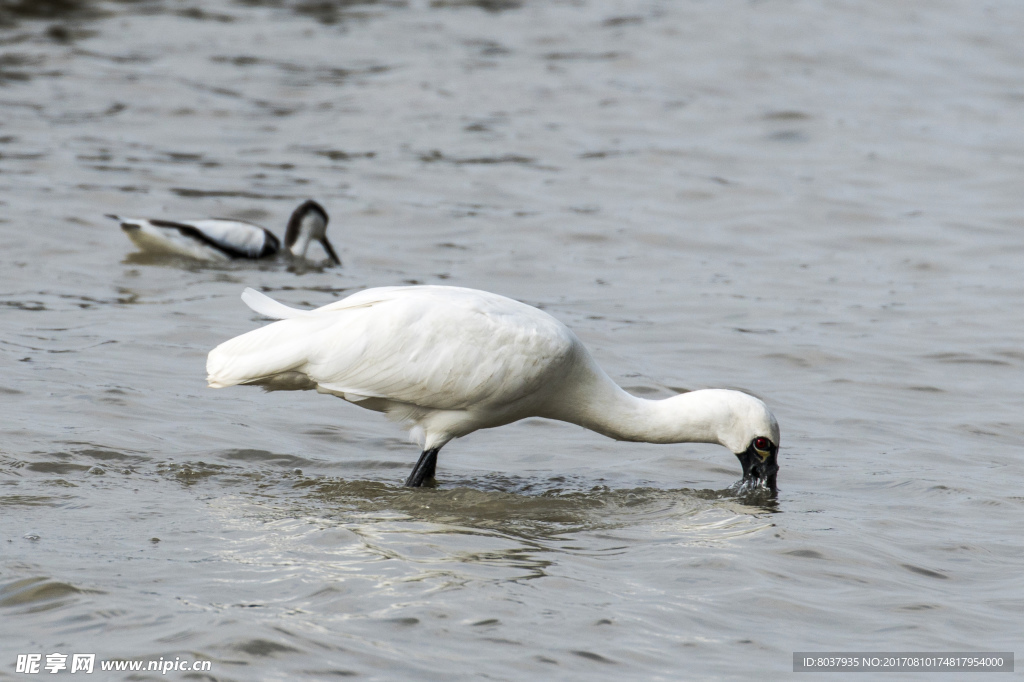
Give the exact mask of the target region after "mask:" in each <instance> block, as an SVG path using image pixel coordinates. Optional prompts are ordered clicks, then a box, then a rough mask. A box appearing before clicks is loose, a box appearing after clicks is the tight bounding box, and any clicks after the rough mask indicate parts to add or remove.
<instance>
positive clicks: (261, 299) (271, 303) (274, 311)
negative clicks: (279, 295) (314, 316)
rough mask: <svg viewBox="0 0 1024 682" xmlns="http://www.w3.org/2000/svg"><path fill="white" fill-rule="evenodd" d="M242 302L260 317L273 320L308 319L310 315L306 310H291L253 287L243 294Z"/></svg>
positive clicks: (247, 288)
mask: <svg viewBox="0 0 1024 682" xmlns="http://www.w3.org/2000/svg"><path fill="white" fill-rule="evenodd" d="M242 302H243V303H245V304H246V305H247V306H249V307H250V308H252V309H253V310H254V311H255V312H257V313H259V314H260V315H264V316H266V317H269V318H271V319H273V320H289V319H291V318H293V317H306V316H307V315H308V311H306V310H299V309H298V308H290V307H288V306H286V305H285V304H284V303H279V302H278V301H275V300H274V299H272V298H270V297H269V296H267V295H266V294H262V293H260V292H258V291H256V290H255V289H253V288H251V287H246V288H245V291H243V292H242Z"/></svg>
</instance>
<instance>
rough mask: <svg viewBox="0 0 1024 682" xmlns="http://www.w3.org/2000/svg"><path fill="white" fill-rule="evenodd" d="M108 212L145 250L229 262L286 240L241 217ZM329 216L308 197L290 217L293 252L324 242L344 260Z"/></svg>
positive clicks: (273, 249) (264, 253) (288, 239)
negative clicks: (333, 243) (332, 236)
mask: <svg viewBox="0 0 1024 682" xmlns="http://www.w3.org/2000/svg"><path fill="white" fill-rule="evenodd" d="M107 217H108V218H113V219H114V220H117V221H119V222H120V223H121V229H122V230H124V232H125V234H127V235H128V238H129V239H131V240H132V242H134V243H135V245H136V246H138V247H139V248H140V249H141V250H143V251H149V252H157V253H173V254H176V255H179V256H188V257H190V258H196V259H198V260H207V261H223V260H231V259H234V258H253V259H255V258H270V257H271V256H273V255H275V254H276V253H277V252H278V250H279V249H280V248H281V243H280V242H279V241H278V239H277V237H275V236H274V235H273V233H271V232H270V230H267V229H265V228H262V227H260V226H259V225H253V224H252V223H247V222H244V221H241V220H228V219H226V218H206V219H203V220H159V219H156V218H122V217H120V216H116V215H108V216H107ZM328 220H329V219H328V217H327V211H325V210H324V208H323V206H321V205H320V204H318V203H316V202H315V201H313V200H312V199H311V200H309V201H305V202H303V203H302V204H300V205H299V207H298V208H296V209H295V211H294V212H292V217H291V218H290V219H289V220H288V229H287V230H286V232H285V235H284V246H285V248H286V249H288V250H289V251H290V252H291V254H292V255H293V256H297V257H299V258H305V256H306V251H307V250H308V249H309V245H310V244H312V243H313V242H315V241H316V242H320V244H321V245H322V246H323V247H324V251H325V252H327V257H328V258H330V260H331V262H332V263H334V264H335V265H341V259H340V258H338V254H336V253H335V252H334V247H332V246H331V243H330V242H329V241H327V221H328Z"/></svg>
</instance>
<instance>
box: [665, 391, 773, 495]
mask: <svg viewBox="0 0 1024 682" xmlns="http://www.w3.org/2000/svg"><path fill="white" fill-rule="evenodd" d="M660 402H661V403H662V404H663V405H664V407H665V409H664V410H663V411H661V415H662V420H661V423H665V421H668V422H669V423H670V424H671V426H670V427H669V428H668V429H666V431H663V432H662V434H661V436H660V437H659V439H658V440H657V441H656V442H662V443H665V442H674V443H686V442H703V443H718V444H720V445H724V446H725V447H727V448H729V449H730V450H732V452H733V454H735V455H736V457H737V458H738V459H739V460H740V465H741V466H742V467H743V482H742V485H743V487H744V488H748V489H749V488H756V487H759V486H761V485H764V486H766V487H767V488H769V489H770V490H771V491H773V492H774V491H776V490H777V487H776V481H775V479H776V476H777V474H778V472H779V462H778V456H779V422H778V421H777V420H776V419H775V415H773V414H772V413H771V410H769V409H768V406H767V405H765V404H764V403H763V402H761V401H760V400H758V399H757V398H755V397H754V396H752V395H749V394H747V393H743V392H742V391H730V390H726V389H718V388H711V389H705V390H700V391H690V392H688V393H682V394H680V395H677V396H673V397H671V398H667V399H665V400H663V401H660ZM666 418H667V419H666Z"/></svg>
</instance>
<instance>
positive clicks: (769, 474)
mask: <svg viewBox="0 0 1024 682" xmlns="http://www.w3.org/2000/svg"><path fill="white" fill-rule="evenodd" d="M736 457H737V458H738V459H739V460H740V465H741V466H742V467H743V481H742V482H741V484H740V485H741V486H742V488H743V489H745V490H754V489H756V488H760V487H761V486H764V487H766V488H768V490H770V491H772V492H773V493H777V492H778V491H779V487H778V485H777V484H776V477H777V476H778V474H779V447H778V446H777V445H772V446H771V449H770V450H769V451H768V456H767V457H765V458H763V459H762V457H761V455H760V454H758V452H757V450H755V449H754V444H753V443H751V444H750V447H748V448H747V449H746V450H744V451H743V452H741V453H739V454H737V455H736Z"/></svg>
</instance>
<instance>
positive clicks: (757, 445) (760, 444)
mask: <svg viewBox="0 0 1024 682" xmlns="http://www.w3.org/2000/svg"><path fill="white" fill-rule="evenodd" d="M771 447H772V442H771V441H770V440H768V439H767V438H755V439H754V449H755V450H760V451H761V452H768V451H769V450H770V449H771Z"/></svg>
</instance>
